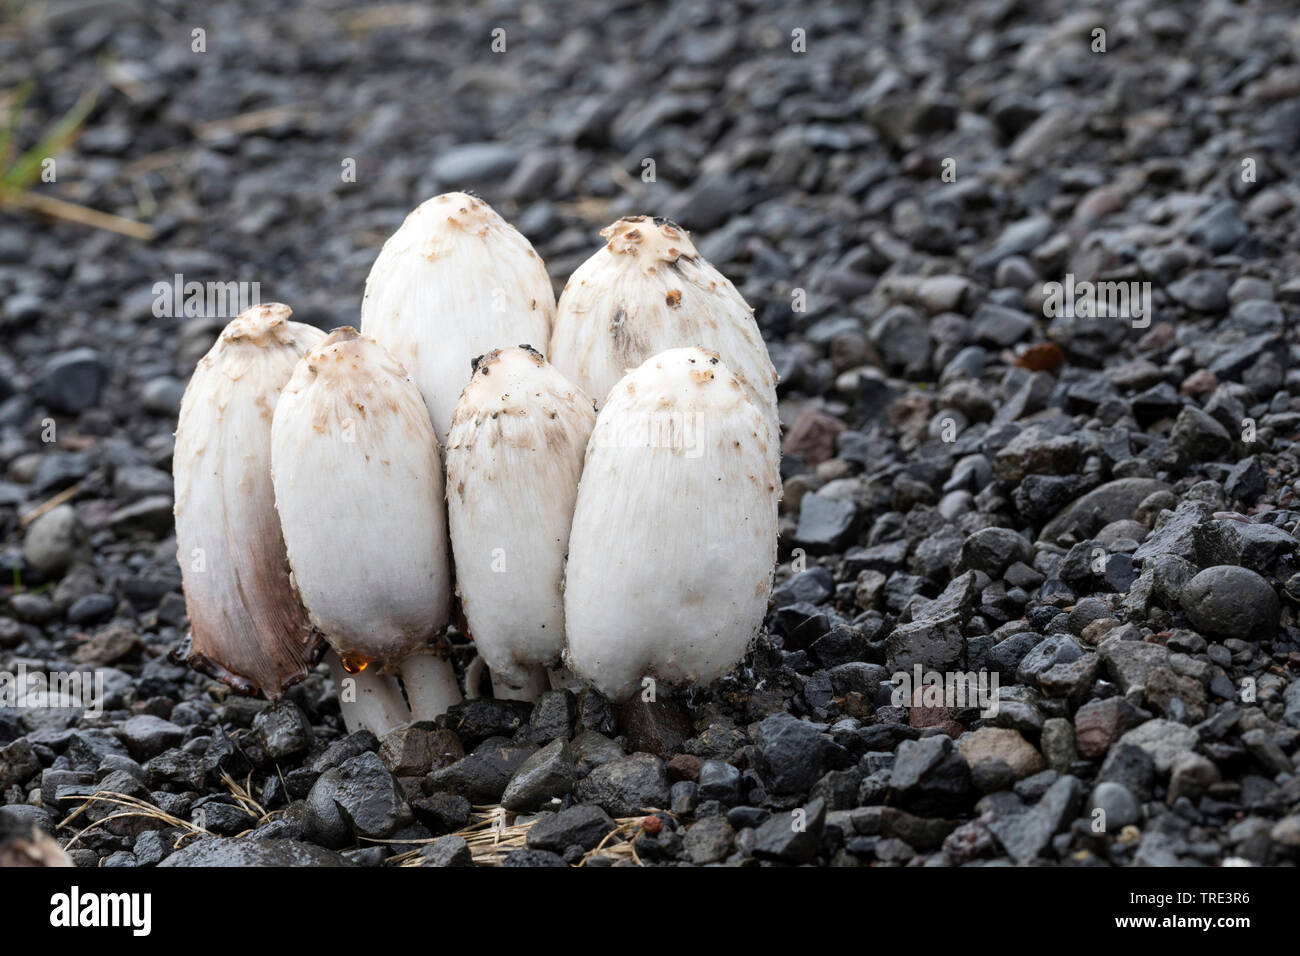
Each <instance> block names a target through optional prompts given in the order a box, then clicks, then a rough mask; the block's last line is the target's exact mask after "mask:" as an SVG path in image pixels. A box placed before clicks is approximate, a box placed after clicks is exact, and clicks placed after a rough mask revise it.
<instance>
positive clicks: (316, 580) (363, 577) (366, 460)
mask: <svg viewBox="0 0 1300 956" xmlns="http://www.w3.org/2000/svg"><path fill="white" fill-rule="evenodd" d="M271 462H272V466H273V474H274V481H275V502H276V509H277V510H278V512H279V515H280V525H281V527H282V528H283V529H284V540H285V543H286V545H287V547H288V554H289V563H290V565H291V566H292V567H293V573H294V581H295V583H296V585H297V587H298V592H299V593H300V594H301V595H302V600H303V603H304V604H305V605H306V606H307V610H308V612H309V613H310V614H311V620H312V623H313V624H314V625H315V626H316V627H317V628H319V629H320V630H321V631H322V632H323V633H324V634H325V637H326V639H327V640H329V642H330V645H331V646H332V647H333V648H334V649H335V651H337V652H338V655H339V657H340V658H341V659H342V660H343V661H344V663H345V665H351V666H356V665H359V664H362V663H369V662H377V663H381V664H386V663H388V662H393V661H396V660H398V659H400V658H403V657H405V656H406V655H407V654H410V653H411V652H413V651H414V650H416V649H417V648H419V647H421V646H422V645H423V644H424V643H425V642H426V641H427V639H428V638H429V637H431V636H433V635H434V634H435V633H436V632H437V631H438V629H439V628H441V627H442V626H443V625H444V624H445V623H446V622H447V611H448V606H449V604H450V590H451V579H450V575H449V572H448V567H447V525H446V519H445V517H444V515H443V504H442V466H441V463H440V462H439V460H438V446H437V443H436V441H435V440H434V437H433V426H432V425H431V424H430V422H429V414H428V411H427V410H426V409H425V406H424V402H423V400H422V399H421V397H420V392H419V389H417V388H416V387H415V384H414V383H413V382H412V381H411V380H410V379H409V378H408V377H407V375H406V370H405V369H404V368H403V367H402V366H401V364H400V363H399V362H398V361H397V360H396V359H394V358H393V357H392V355H390V354H389V353H388V352H387V351H386V350H385V349H384V348H383V347H382V346H381V345H379V344H378V343H377V342H375V341H374V340H373V339H370V338H367V337H366V336H363V335H359V334H358V333H357V332H356V330H355V329H352V328H349V327H344V328H341V329H336V330H335V331H334V332H332V333H330V335H329V337H328V338H326V339H325V340H324V341H323V342H321V343H320V344H319V345H318V346H317V347H316V348H314V349H312V350H311V351H310V352H308V353H307V354H306V355H305V356H304V357H303V358H302V360H301V361H300V362H299V363H298V366H297V368H296V369H295V370H294V373H293V378H292V379H290V381H289V384H288V385H286V386H285V389H284V394H283V395H281V396H280V403H279V405H278V406H277V407H276V410H275V423H274V427H273V429H272V433H271Z"/></svg>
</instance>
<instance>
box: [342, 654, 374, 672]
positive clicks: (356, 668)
mask: <svg viewBox="0 0 1300 956" xmlns="http://www.w3.org/2000/svg"><path fill="white" fill-rule="evenodd" d="M339 663H340V664H342V665H343V669H344V670H345V671H347V672H348V673H349V674H360V673H361V672H362V671H364V670H365V669H366V668H367V667H369V666H370V662H369V661H363V660H358V659H357V658H355V657H341V658H339Z"/></svg>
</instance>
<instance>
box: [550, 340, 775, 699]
mask: <svg viewBox="0 0 1300 956" xmlns="http://www.w3.org/2000/svg"><path fill="white" fill-rule="evenodd" d="M771 440H772V439H771V437H770V434H769V430H768V428H767V423H766V422H765V421H764V419H763V416H762V415H761V414H760V413H759V411H758V409H757V408H755V407H754V404H753V403H752V402H751V401H750V400H749V397H748V396H747V395H746V393H745V390H744V388H743V387H742V386H741V384H740V382H739V379H738V378H737V377H736V376H735V375H733V374H732V373H731V372H730V371H729V370H728V369H727V367H726V366H725V365H723V364H722V362H721V361H720V360H719V358H718V355H717V354H716V353H715V352H711V351H708V350H706V349H700V348H684V349H671V350H669V351H667V352H662V353H660V354H659V355H656V356H655V357H653V358H651V359H650V360H648V361H647V362H645V364H643V365H642V366H641V367H639V368H637V369H636V370H635V371H632V372H630V373H628V375H627V376H625V377H624V378H623V379H622V380H621V381H620V382H619V383H618V384H617V385H616V386H615V387H614V389H613V390H612V391H611V392H610V394H609V398H608V400H607V403H606V405H605V407H604V408H603V409H601V411H600V414H599V415H598V416H597V418H596V427H595V430H594V431H593V432H592V435H591V441H590V443H589V444H588V446H587V460H586V465H585V466H584V468H583V473H582V482H581V484H580V485H579V487H578V503H577V508H576V511H575V513H574V516H573V530H572V532H571V533H570V535H569V561H568V567H567V569H566V572H565V585H564V587H565V591H564V611H565V620H566V628H567V632H568V640H569V647H568V654H567V658H568V662H569V665H570V666H571V667H572V668H573V670H574V671H575V672H576V673H578V674H579V675H580V676H582V677H584V678H586V679H587V680H588V681H590V682H591V683H593V684H594V685H595V686H596V687H597V688H598V689H599V690H600V691H601V692H602V693H604V694H606V695H607V696H609V697H611V698H613V699H615V700H618V699H622V698H625V697H627V696H629V695H631V694H632V693H634V692H635V691H636V690H637V689H638V688H640V687H641V682H642V680H643V679H644V678H646V677H650V678H654V679H655V680H656V681H658V682H660V683H661V684H665V683H666V684H677V683H690V684H706V683H708V682H710V681H712V680H714V679H716V678H718V677H720V676H722V675H723V674H725V673H726V672H727V671H728V670H730V669H731V668H732V667H733V666H734V665H735V664H736V662H737V661H739V660H740V658H741V657H742V656H743V655H744V652H745V648H746V646H747V645H748V644H749V641H750V640H751V638H753V637H754V635H755V633H756V632H757V631H758V628H759V626H760V625H761V624H762V621H763V615H764V614H765V612H766V610H767V600H768V594H769V592H770V591H771V587H772V573H773V570H774V566H775V562H776V515H777V507H776V506H777V500H778V498H779V496H780V490H781V480H780V475H779V470H778V467H777V456H776V455H774V454H772V449H770V448H769V446H768V443H769V441H771Z"/></svg>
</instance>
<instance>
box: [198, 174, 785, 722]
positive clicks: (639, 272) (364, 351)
mask: <svg viewBox="0 0 1300 956" xmlns="http://www.w3.org/2000/svg"><path fill="white" fill-rule="evenodd" d="M602 235H603V236H604V237H605V238H606V239H607V240H608V242H607V244H606V245H605V246H604V247H603V248H602V249H601V250H600V251H598V252H597V253H596V254H595V255H593V256H592V257H591V259H589V260H588V261H587V262H585V263H583V265H582V266H580V267H579V269H578V270H577V271H576V272H575V273H574V275H573V276H572V277H571V279H570V280H569V283H568V284H567V285H566V286H565V289H564V293H563V295H562V296H561V297H560V301H559V306H558V311H557V306H556V302H555V298H554V295H553V292H552V289H551V284H550V281H549V279H548V278H547V274H546V269H545V266H544V265H543V263H542V261H541V259H540V258H539V257H538V255H537V253H536V252H535V251H534V250H533V248H532V246H531V244H530V243H529V242H528V240H527V239H525V238H524V237H523V236H522V235H521V234H520V233H519V232H518V231H517V230H516V229H514V228H513V227H512V226H511V225H510V224H509V223H507V222H506V221H505V220H504V219H502V218H501V217H500V216H499V215H498V214H497V213H496V212H495V211H494V210H493V209H492V208H491V207H490V206H488V204H487V203H485V202H484V201H483V200H482V199H479V198H478V197H475V196H472V195H469V194H467V193H447V194H445V195H441V196H436V197H434V198H432V199H430V200H428V201H427V202H425V203H423V204H422V205H420V206H419V207H418V208H417V209H416V210H415V211H414V212H412V213H411V214H410V215H409V216H408V217H407V219H406V221H405V222H404V223H403V224H402V226H401V228H400V229H398V231H397V232H396V233H394V235H393V236H392V237H391V238H390V239H389V240H388V241H387V242H386V243H385V245H384V248H383V250H382V251H381V252H380V254H379V257H378V258H377V260H376V261H375V264H374V266H373V268H372V269H371V272H370V275H369V278H368V279H367V281H366V293H365V298H364V301H363V304H362V309H361V323H360V325H361V330H360V331H359V332H358V331H357V330H356V329H354V328H351V327H343V328H340V329H336V330H334V331H333V332H331V333H330V334H329V335H328V336H326V335H325V334H324V333H322V332H320V331H319V330H317V329H314V328H311V327H310V326H306V325H301V324H299V323H295V322H291V321H289V316H290V310H289V308H288V307H287V306H284V305H280V304H268V305H259V306H256V307H254V308H252V309H250V310H249V311H247V312H245V313H243V314H242V315H240V316H239V317H238V318H236V319H235V320H234V321H232V322H231V323H230V324H229V325H228V326H227V327H226V329H225V330H224V331H223V332H222V334H221V336H220V338H219V339H218V341H217V343H216V344H215V345H214V346H213V348H212V350H211V351H210V352H209V353H208V354H207V355H206V356H205V357H204V358H203V359H202V360H201V361H200V362H199V365H198V368H197V369H196V371H195V373H194V376H193V378H192V379H191V381H190V384H189V387H188V388H187V390H186V392H185V396H184V400H183V402H182V409H181V417H180V424H179V428H178V431H177V438H176V453H175V456H174V469H175V481H176V531H177V548H178V560H179V561H180V564H181V570H182V578H183V582H184V588H185V597H186V604H187V608H188V611H189V618H190V622H191V627H192V634H191V646H190V650H189V652H188V660H189V662H190V663H191V664H192V665H193V666H194V667H196V668H197V669H199V670H201V671H203V672H204V673H206V674H208V675H210V676H212V677H214V678H216V679H218V680H221V681H223V682H225V683H227V684H228V685H229V686H231V687H232V688H233V689H234V690H235V691H237V692H239V693H244V694H255V693H258V692H262V693H265V694H266V695H267V696H268V697H271V698H272V699H274V698H277V697H279V696H280V695H281V694H282V693H283V692H284V691H285V689H286V688H287V687H289V686H290V685H291V684H293V683H294V682H295V681H298V680H301V679H302V678H303V677H305V676H306V674H307V673H308V671H309V669H310V668H311V667H312V666H313V665H314V664H315V663H316V662H317V661H318V660H319V658H320V656H321V655H322V654H323V653H325V652H326V648H327V646H328V649H329V653H328V657H329V663H330V666H331V669H332V671H333V673H334V676H335V678H336V682H337V683H338V684H339V687H340V706H341V710H342V713H343V716H344V720H345V721H346V722H347V724H348V726H349V728H350V729H357V728H362V727H364V728H366V729H369V730H372V731H374V732H375V733H377V734H382V733H385V732H387V731H388V730H391V729H393V728H394V727H397V726H400V725H402V724H404V723H406V722H409V721H411V720H428V719H432V718H434V717H436V716H438V715H439V714H441V713H442V712H444V711H445V710H446V709H447V708H448V707H450V706H451V705H453V704H455V703H456V702H457V701H459V700H460V698H461V687H460V685H459V684H458V682H457V678H456V675H455V672H454V670H453V668H452V664H451V660H450V656H449V650H448V643H447V639H446V632H447V631H448V626H449V622H451V621H452V620H455V622H456V623H455V628H456V630H457V631H458V632H459V634H460V635H462V636H464V637H468V638H472V639H473V641H474V646H475V649H476V651H477V653H478V655H479V657H478V661H479V662H481V665H483V666H486V667H487V668H488V669H490V672H491V680H492V687H493V693H494V694H495V695H496V696H506V697H515V698H519V699H535V698H536V696H537V695H538V694H539V693H541V692H542V691H543V690H545V689H547V688H548V687H549V686H553V685H559V684H561V683H564V682H566V681H568V680H570V679H573V678H576V679H577V680H581V681H585V682H587V683H588V684H590V685H592V686H594V687H595V688H597V689H598V690H600V691H601V692H602V693H604V694H606V695H607V696H609V697H611V698H612V699H614V700H621V699H624V698H626V697H628V696H630V695H631V694H633V693H635V692H636V691H637V690H638V689H639V688H641V687H643V686H645V685H646V683H647V681H654V682H662V683H663V684H665V685H668V686H680V685H692V684H695V685H698V684H704V683H707V682H710V681H712V680H714V679H716V678H718V677H720V676H722V675H723V674H725V673H726V672H727V671H729V670H730V669H731V668H732V667H734V666H735V664H736V663H737V662H738V661H739V660H740V658H741V656H742V655H743V654H744V652H745V648H746V646H747V645H748V643H749V642H750V640H751V639H752V638H753V637H754V635H755V634H756V633H757V631H758V629H759V627H760V626H761V622H762V619H763V615H764V613H765V611H766V608H767V603H768V597H769V594H770V591H771V586H772V576H773V570H774V563H775V557H776V521H777V502H778V497H779V494H780V488H781V482H780V478H779V474H778V472H779V459H780V451H779V443H778V434H779V423H778V420H777V406H776V373H775V371H774V370H773V367H772V363H771V360H770V359H769V357H768V354H767V349H766V347H765V346H764V344H763V340H762V337H761V336H760V335H759V332H758V327H757V325H756V324H755V322H754V318H753V311H752V310H751V309H750V308H749V307H748V306H747V305H746V304H745V301H744V299H743V298H742V297H741V296H740V293H739V292H738V291H737V290H736V289H735V287H734V286H733V285H732V284H731V283H730V282H729V281H728V280H727V279H726V278H725V277H723V276H722V275H721V274H720V273H719V272H718V271H717V270H716V269H714V268H713V266H711V265H710V264H709V263H708V262H707V261H705V260H704V259H703V257H701V256H700V254H699V253H698V252H697V251H696V249H695V247H694V245H693V244H692V243H691V240H690V237H689V235H688V234H687V233H686V232H685V231H684V230H682V229H681V228H680V227H678V226H677V225H675V224H674V223H671V222H669V221H667V220H663V219H651V218H649V217H645V216H634V217H628V218H625V219H620V220H618V221H617V222H615V223H614V224H612V225H611V226H609V227H607V228H606V229H604V230H603V231H602ZM552 327H554V328H552ZM541 349H545V350H546V352H547V353H549V355H550V357H551V361H550V362H548V361H547V359H546V357H545V356H544V355H543V352H542V351H541ZM453 596H454V600H453ZM478 673H481V668H476V667H471V668H470V669H469V670H468V671H467V676H468V682H467V686H466V687H465V688H464V691H465V693H466V694H469V695H471V696H474V695H477V694H478V693H479V681H478V680H477V674H478Z"/></svg>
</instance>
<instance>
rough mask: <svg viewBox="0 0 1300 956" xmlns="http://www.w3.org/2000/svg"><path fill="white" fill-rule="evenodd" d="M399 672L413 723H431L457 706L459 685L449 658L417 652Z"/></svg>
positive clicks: (404, 663)
mask: <svg viewBox="0 0 1300 956" xmlns="http://www.w3.org/2000/svg"><path fill="white" fill-rule="evenodd" d="M400 669H401V672H402V686H403V687H405V688H406V699H407V700H409V701H410V702H411V716H412V717H413V718H414V719H415V720H433V719H435V718H437V717H440V716H442V715H443V714H445V713H446V712H447V710H448V709H449V708H450V707H451V706H452V705H453V704H459V703H460V701H461V695H460V684H459V683H457V681H456V671H455V670H454V669H453V668H452V666H451V660H450V659H449V658H446V657H443V656H442V655H441V654H438V653H436V652H430V653H424V652H419V653H415V654H412V655H410V656H409V657H407V658H406V659H404V660H403V661H402V663H401V665H400Z"/></svg>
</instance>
